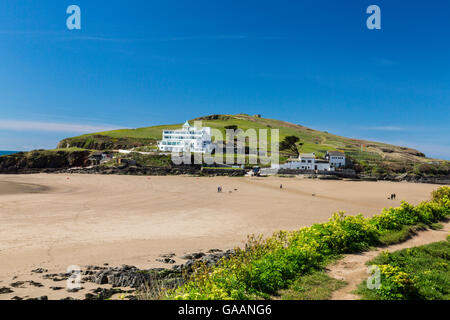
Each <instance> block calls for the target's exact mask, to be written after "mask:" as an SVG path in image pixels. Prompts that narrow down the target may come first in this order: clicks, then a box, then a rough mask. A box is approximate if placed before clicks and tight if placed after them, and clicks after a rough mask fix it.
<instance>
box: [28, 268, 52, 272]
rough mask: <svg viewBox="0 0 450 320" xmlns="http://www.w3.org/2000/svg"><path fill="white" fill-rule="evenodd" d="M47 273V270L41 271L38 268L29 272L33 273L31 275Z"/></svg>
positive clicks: (41, 269)
mask: <svg viewBox="0 0 450 320" xmlns="http://www.w3.org/2000/svg"><path fill="white" fill-rule="evenodd" d="M47 271H48V270H47V269H43V268H38V269H34V270H31V272H33V273H44V272H47Z"/></svg>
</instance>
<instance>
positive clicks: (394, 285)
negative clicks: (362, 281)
mask: <svg viewBox="0 0 450 320" xmlns="http://www.w3.org/2000/svg"><path fill="white" fill-rule="evenodd" d="M378 268H380V275H381V285H380V288H379V289H377V294H378V295H379V296H380V297H382V298H383V299H388V300H404V299H414V298H416V297H417V290H416V287H415V283H414V279H413V278H411V277H410V276H409V275H408V274H407V273H406V272H404V271H402V270H401V269H400V268H399V267H395V266H391V265H389V264H383V265H378Z"/></svg>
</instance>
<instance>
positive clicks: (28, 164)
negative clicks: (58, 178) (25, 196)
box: [0, 148, 91, 169]
mask: <svg viewBox="0 0 450 320" xmlns="http://www.w3.org/2000/svg"><path fill="white" fill-rule="evenodd" d="M90 153H91V151H89V150H85V149H81V148H67V149H63V150H60V149H56V150H42V149H41V150H33V151H30V152H19V153H15V154H10V155H6V156H2V157H0V169H9V168H15V169H23V168H36V169H37V168H62V167H68V166H73V167H75V166H82V165H84V164H85V161H86V160H87V158H88V156H89V154H90Z"/></svg>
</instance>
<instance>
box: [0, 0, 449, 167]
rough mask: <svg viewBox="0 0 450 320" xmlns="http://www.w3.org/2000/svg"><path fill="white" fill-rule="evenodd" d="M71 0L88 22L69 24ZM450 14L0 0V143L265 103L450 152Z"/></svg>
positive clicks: (18, 144)
mask: <svg viewBox="0 0 450 320" xmlns="http://www.w3.org/2000/svg"><path fill="white" fill-rule="evenodd" d="M71 4H76V5H78V6H80V8H81V13H82V30H72V31H69V30H68V29H67V28H66V18H67V17H68V15H67V14H66V8H67V7H68V6H69V5H71ZM371 4H376V5H378V6H380V8H381V17H382V29H381V30H368V29H367V28H366V19H367V17H368V15H367V14H366V8H367V7H368V6H369V5H371ZM449 14H450V3H449V2H448V1H446V0H442V1H438V0H430V1H426V2H425V1H401V0H389V1H379V0H373V1H361V0H359V1H356V0H355V1H350V0H348V1H323V0H315V1H310V0H307V1H306V0H305V1H300V0H295V1H294V0H292V1H282V0H281V1H280V0H278V1H262V0H255V1H248V0H227V1H225V0H215V1H210V0H201V1H200V0H193V1H187V0H176V1H172V0H164V1H161V0H160V1H136V0H129V1H126V2H124V1H118V0H115V1H114V0H113V1H100V0H89V1H85V0H71V1H70V2H69V1H54V0H40V1H27V0H2V1H1V2H0V149H3V150H28V149H34V148H53V147H55V146H56V144H57V142H58V141H59V140H60V139H62V138H64V137H67V136H72V135H77V134H80V133H84V132H92V131H98V130H102V129H110V128H122V127H129V128H134V127H142V126H150V125H157V124H168V123H181V122H184V121H185V120H186V119H191V118H194V117H198V116H201V115H207V114H216V113H248V114H257V113H258V114H262V115H263V116H264V117H267V118H276V119H281V120H286V121H290V122H294V123H299V124H302V125H305V126H308V127H312V128H315V129H320V130H326V131H329V132H332V133H335V134H339V135H343V136H348V137H355V138H366V139H372V140H377V141H383V142H388V143H393V144H400V145H406V146H410V147H415V148H418V149H420V150H421V151H423V152H425V153H426V154H427V155H428V156H432V157H439V158H445V159H450V141H449V136H450V128H449V127H450V126H449V123H450V116H449V112H448V111H449V109H450V59H449V57H450V41H449V39H450V20H449V19H448V16H449Z"/></svg>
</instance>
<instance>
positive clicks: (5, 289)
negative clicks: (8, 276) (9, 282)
mask: <svg viewBox="0 0 450 320" xmlns="http://www.w3.org/2000/svg"><path fill="white" fill-rule="evenodd" d="M11 292H14V291H13V290H11V288H8V287H3V288H0V294H6V293H11Z"/></svg>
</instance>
